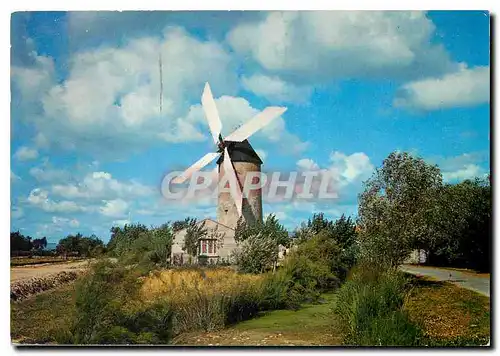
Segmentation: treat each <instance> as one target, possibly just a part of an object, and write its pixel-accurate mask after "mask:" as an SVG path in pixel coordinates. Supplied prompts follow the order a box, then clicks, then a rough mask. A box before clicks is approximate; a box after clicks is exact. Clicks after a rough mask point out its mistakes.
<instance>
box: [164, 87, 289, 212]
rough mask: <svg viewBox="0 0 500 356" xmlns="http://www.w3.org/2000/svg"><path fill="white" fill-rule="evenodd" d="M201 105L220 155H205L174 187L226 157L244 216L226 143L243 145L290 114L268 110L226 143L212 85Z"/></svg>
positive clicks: (234, 195) (236, 200) (232, 188)
mask: <svg viewBox="0 0 500 356" xmlns="http://www.w3.org/2000/svg"><path fill="white" fill-rule="evenodd" d="M201 104H202V106H203V111H204V112H205V117H206V119H207V122H208V127H209V128H210V134H211V135H212V138H213V140H214V142H215V144H216V145H217V146H218V151H217V152H211V153H207V154H206V155H204V156H203V157H202V158H200V159H199V160H198V161H196V162H195V163H194V164H193V165H192V166H191V167H189V168H188V169H186V170H185V171H184V172H183V173H182V174H181V175H180V176H178V177H176V178H175V179H174V180H172V183H175V184H180V183H183V182H185V181H186V180H187V179H189V178H190V177H191V175H192V174H193V173H194V172H196V171H199V170H200V169H202V168H203V167H205V166H206V165H207V164H209V163H210V162H212V161H213V160H214V159H215V158H217V157H218V156H219V155H221V154H222V153H224V160H223V165H224V171H225V173H226V174H227V178H228V181H229V190H230V192H231V196H232V198H233V200H234V203H235V205H236V209H237V210H238V214H239V216H241V215H242V205H243V194H242V190H241V189H242V187H241V186H240V182H239V181H238V176H237V174H236V172H235V170H234V167H233V162H232V161H231V156H230V155H229V151H228V149H227V146H226V142H241V141H244V140H246V139H248V138H249V137H250V136H252V135H253V134H254V133H256V132H257V131H259V130H260V129H262V128H263V127H264V126H266V125H268V124H269V123H270V122H271V121H272V120H274V119H275V118H277V117H279V116H280V115H282V114H283V113H284V112H285V111H286V108H284V107H268V108H266V109H264V110H263V111H262V112H260V113H259V114H257V115H256V116H254V117H253V118H252V119H251V120H250V121H248V122H247V123H245V124H244V125H242V126H241V127H239V128H238V129H236V130H235V131H234V132H233V133H232V134H230V135H229V136H227V137H226V138H225V139H223V138H222V135H221V131H222V123H221V121H220V118H219V112H218V111H217V106H216V104H215V100H214V98H213V95H212V91H211V89H210V85H209V84H208V83H206V84H205V88H204V89H203V94H202V96H201Z"/></svg>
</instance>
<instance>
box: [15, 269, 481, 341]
mask: <svg viewBox="0 0 500 356" xmlns="http://www.w3.org/2000/svg"><path fill="white" fill-rule="evenodd" d="M169 273H170V272H169ZM186 276H187V275H186ZM209 276H210V274H209ZM217 276H218V275H217V274H214V275H213V276H212V277H213V278H214V279H213V280H212V281H221V278H223V277H222V276H218V277H217ZM163 277H164V278H163V280H164V281H165V280H168V279H169V278H171V277H172V276H169V275H167V276H165V275H163ZM192 277H193V276H192ZM215 277H217V278H215ZM155 278H156V277H153V278H152V279H150V282H151V283H152V284H150V285H148V286H146V287H145V288H146V290H147V292H148V294H149V293H153V294H156V293H163V292H162V290H163V287H160V288H159V286H161V285H162V283H160V284H159V283H158V281H156V280H155ZM172 278H173V277H172ZM193 278H194V277H193ZM196 279H198V278H197V277H196V278H194V280H196ZM179 281H180V283H181V285H184V284H185V282H181V280H179ZM209 282H210V280H209V281H208V282H202V283H209ZM413 285H414V288H413V290H412V292H411V294H410V295H409V298H408V300H407V302H406V304H405V308H406V309H407V311H408V312H409V315H410V318H411V320H412V321H414V322H416V323H418V325H420V326H421V328H422V329H423V330H424V332H425V334H426V336H427V337H428V339H429V340H430V341H429V345H433V346H454V345H456V346H465V345H481V344H485V343H486V342H487V340H488V339H489V335H490V300H489V298H487V297H483V296H481V295H479V294H477V293H475V292H472V291H469V290H466V289H462V288H460V287H457V286H455V285H453V284H450V283H440V282H433V281H428V280H425V279H422V278H415V279H414V282H413ZM74 286H75V285H74V284H69V285H66V286H64V287H62V288H59V289H57V290H52V291H48V292H44V293H41V294H39V295H37V296H36V297H33V298H30V299H27V300H24V301H21V302H17V303H11V337H12V340H13V342H16V343H52V342H54V337H55V335H57V334H58V333H61V332H64V330H65V329H67V328H68V327H69V325H70V323H71V315H72V313H73V311H74V307H73V293H74ZM201 287H202V285H201ZM150 295H151V294H150ZM334 305H335V294H334V293H329V294H323V295H322V298H321V303H319V304H304V305H302V307H301V308H300V309H299V310H297V311H293V310H275V311H271V312H266V313H262V314H260V316H259V317H257V318H254V319H251V320H247V321H243V322H240V323H238V324H236V325H234V326H232V327H229V328H226V329H224V330H220V331H214V332H208V333H207V332H190V333H183V334H181V335H179V336H178V337H177V338H176V339H175V340H174V343H175V344H177V345H200V346H202V345H206V346H209V345H213V346H216V345H221V346H222V345H232V346H239V345H254V346H257V345H260V346H265V345H269V346H277V345H281V346H287V345H288V346H294V345H295V346H299V345H301V346H302V345H309V346H313V345H340V343H341V340H340V337H339V335H338V333H336V331H335V329H334V328H333V326H332V325H334V322H333V321H334V320H333V318H334V316H333V314H332V312H331V308H332V307H333V306H334Z"/></svg>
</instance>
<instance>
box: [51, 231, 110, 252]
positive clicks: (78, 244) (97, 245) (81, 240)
mask: <svg viewBox="0 0 500 356" xmlns="http://www.w3.org/2000/svg"><path fill="white" fill-rule="evenodd" d="M103 247H104V243H103V242H102V240H100V239H99V238H98V237H97V236H95V235H91V236H90V237H85V236H83V235H82V234H80V233H78V234H76V235H68V236H67V237H65V238H63V239H61V240H59V243H58V244H57V247H56V251H57V252H58V253H59V254H65V253H68V252H77V253H78V255H79V256H84V257H89V256H94V255H95V254H96V253H97V251H99V250H100V249H102V248H103Z"/></svg>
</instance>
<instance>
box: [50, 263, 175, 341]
mask: <svg viewBox="0 0 500 356" xmlns="http://www.w3.org/2000/svg"><path fill="white" fill-rule="evenodd" d="M141 284H142V282H141V280H140V279H139V278H138V274H137V272H134V271H133V270H129V269H126V268H123V267H121V266H118V265H113V264H112V263H110V262H108V261H102V262H99V263H98V264H96V265H95V266H94V268H93V269H92V271H90V272H89V274H88V275H87V276H85V277H83V278H82V279H81V280H80V281H79V282H78V284H77V287H76V301H75V308H76V313H75V318H74V323H73V325H72V327H71V330H70V331H69V333H67V334H65V335H62V336H61V337H62V338H63V340H62V342H65V343H74V344H140V343H146V344H151V343H152V344H167V343H169V341H170V338H171V330H172V311H171V309H170V307H169V305H168V304H167V303H166V301H165V300H156V301H154V302H147V301H144V300H143V299H141V298H138V292H139V288H140V285H141ZM59 341H61V340H59Z"/></svg>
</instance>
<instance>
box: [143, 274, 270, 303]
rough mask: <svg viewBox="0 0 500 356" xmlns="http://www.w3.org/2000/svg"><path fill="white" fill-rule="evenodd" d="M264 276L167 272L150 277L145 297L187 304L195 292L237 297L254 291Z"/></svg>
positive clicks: (147, 281)
mask: <svg viewBox="0 0 500 356" xmlns="http://www.w3.org/2000/svg"><path fill="white" fill-rule="evenodd" d="M262 278H263V277H262V276H259V275H251V274H239V273H236V272H235V271H233V270H232V269H231V268H218V269H210V270H164V271H157V272H155V273H153V274H152V275H151V276H149V277H146V278H145V280H144V283H143V285H142V289H141V295H142V296H143V297H144V298H145V299H146V300H154V299H156V298H168V299H170V300H172V301H176V300H179V301H184V300H186V298H188V297H189V296H191V295H192V293H194V292H200V293H203V294H206V295H235V294H240V293H241V292H243V291H246V290H249V289H253V288H255V287H257V285H258V284H259V283H260V281H261V280H262Z"/></svg>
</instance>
